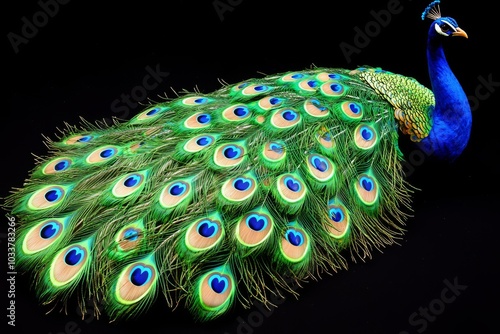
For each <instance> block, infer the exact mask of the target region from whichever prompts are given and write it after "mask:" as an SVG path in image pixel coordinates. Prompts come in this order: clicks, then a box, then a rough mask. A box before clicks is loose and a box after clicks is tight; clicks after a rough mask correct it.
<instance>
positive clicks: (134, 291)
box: [114, 255, 158, 305]
mask: <svg viewBox="0 0 500 334" xmlns="http://www.w3.org/2000/svg"><path fill="white" fill-rule="evenodd" d="M157 279H158V271H157V269H156V265H155V263H154V258H153V256H152V255H151V256H149V257H148V258H146V259H143V260H142V261H137V262H134V263H131V264H129V265H128V266H126V267H125V268H124V269H123V270H122V272H121V273H120V275H119V276H118V278H117V280H116V283H115V285H114V287H115V289H114V296H115V298H116V300H117V301H118V302H119V303H121V304H124V305H131V304H135V303H137V302H139V301H140V300H141V299H143V298H144V297H146V296H147V295H148V293H150V292H153V291H154V289H155V287H156V281H157Z"/></svg>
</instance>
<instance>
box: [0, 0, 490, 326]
mask: <svg viewBox="0 0 500 334" xmlns="http://www.w3.org/2000/svg"><path fill="white" fill-rule="evenodd" d="M394 1H395V0H394ZM394 1H387V0H375V1H373V0H372V1H353V2H347V1H344V2H342V3H340V2H338V1H324V2H319V1H312V0H309V1H304V2H302V1H297V2H293V1H273V2H271V1H262V0H260V1H250V0H240V1H236V0H232V1H230V0H220V1H219V2H220V3H227V4H231V3H232V5H233V6H232V9H233V10H232V11H226V12H224V13H223V14H222V18H223V20H221V17H220V16H219V15H218V13H217V11H216V9H215V8H214V6H213V1H203V2H202V1H198V2H194V1H184V2H182V3H181V2H180V1H161V2H151V1H136V2H130V3H128V2H125V1H122V2H116V3H111V2H109V3H108V2H96V1H75V0H73V1H70V2H68V3H67V4H64V5H60V6H59V11H58V13H57V14H56V15H55V16H54V17H52V18H50V19H49V20H48V21H47V23H46V24H44V25H43V26H41V27H40V28H39V31H38V33H37V34H36V35H35V36H33V37H32V38H30V39H29V40H28V42H27V43H26V44H22V45H20V46H19V52H18V53H15V52H14V51H13V48H12V45H11V43H10V42H9V40H8V38H7V36H8V33H10V32H12V33H15V34H18V35H21V29H22V26H23V21H22V17H26V18H27V19H28V20H29V21H31V22H32V20H33V15H34V14H35V13H37V12H38V11H40V9H41V7H40V5H39V4H38V3H37V2H36V1H19V2H16V4H15V5H12V4H9V7H6V6H7V5H6V4H4V9H3V10H2V12H3V15H4V20H3V21H4V22H5V23H6V26H5V28H4V29H5V30H4V36H5V37H4V46H5V51H4V54H5V55H6V59H4V64H5V68H6V72H5V73H7V76H6V80H5V81H4V83H5V85H4V87H5V88H4V90H6V91H7V95H8V102H9V106H8V108H6V109H4V111H3V113H2V122H1V124H2V131H1V135H2V143H3V145H2V151H3V154H4V155H3V166H4V168H3V170H2V171H3V173H4V177H3V180H2V182H1V192H0V197H1V196H5V195H6V194H7V193H8V191H9V189H10V188H11V187H20V186H21V185H22V183H23V180H24V178H25V177H26V176H27V173H28V171H29V170H30V169H31V168H32V167H33V157H32V155H31V154H32V153H33V154H38V155H43V154H44V152H45V147H44V145H43V143H42V134H44V135H48V136H52V137H53V134H54V133H55V132H56V128H57V127H60V128H62V127H64V122H68V123H69V124H76V123H78V122H79V117H80V116H83V117H84V118H85V119H87V120H89V121H93V120H97V119H102V118H109V117H111V116H119V117H123V118H130V117H132V115H134V114H135V113H137V112H138V111H140V110H141V108H140V107H137V108H135V109H131V110H130V112H129V113H128V114H117V113H116V112H115V111H116V110H114V109H113V108H111V103H112V102H113V101H114V100H115V99H117V98H120V96H121V94H123V93H125V94H130V92H131V91H132V89H133V88H134V87H136V86H137V85H141V84H142V80H143V78H144V76H145V75H146V74H147V71H146V70H145V67H146V66H150V67H153V68H154V67H156V66H157V65H158V66H159V68H160V69H161V70H162V71H164V72H169V73H170V74H169V75H168V76H167V77H165V78H164V80H163V81H162V82H161V84H160V85H159V86H158V87H157V89H154V90H151V91H149V92H148V96H149V97H150V98H151V99H153V100H158V98H157V97H156V96H157V95H158V94H163V93H164V92H166V93H167V95H168V96H170V97H172V96H173V93H172V90H171V88H172V89H174V90H176V91H179V90H182V89H187V90H190V91H192V90H193V89H194V87H195V86H196V87H198V89H199V90H200V91H201V92H202V93H209V92H211V91H213V90H216V89H218V88H220V86H221V85H220V83H219V82H218V81H217V78H221V79H224V80H225V81H226V82H228V83H236V82H239V81H242V80H244V79H248V78H251V77H260V76H261V74H259V72H263V73H266V74H272V73H278V72H284V71H291V70H302V69H305V68H307V67H309V66H310V65H311V64H314V65H316V66H325V67H347V68H354V67H356V66H358V65H365V64H366V65H372V66H380V67H382V68H384V69H387V70H390V71H392V72H396V73H401V74H405V75H408V76H412V77H415V78H417V79H418V80H419V81H420V82H421V83H423V84H424V85H427V86H429V79H428V77H427V67H426V59H425V41H426V36H427V30H428V27H429V24H430V21H429V20H426V21H422V20H421V19H420V15H421V12H422V10H423V9H424V8H425V6H427V4H428V3H427V1H420V0H418V1H417V0H413V1H410V0H401V1H400V4H399V6H398V7H397V8H399V9H401V11H400V12H398V13H394V14H392V15H390V22H388V24H386V25H385V26H383V27H382V26H380V25H377V24H375V25H374V26H373V23H374V22H375V21H374V17H373V15H372V14H371V11H376V12H378V11H380V10H383V9H387V6H388V4H389V3H392V2H394ZM491 6H492V3H486V2H485V1H474V2H470V3H467V4H466V5H463V4H462V3H460V4H459V3H458V2H457V1H451V0H448V1H444V3H443V5H442V6H441V9H442V11H443V15H445V16H452V17H454V18H455V19H457V21H458V23H459V25H460V26H461V27H462V28H463V29H464V30H465V31H467V33H468V34H469V39H467V40H466V39H461V38H452V39H451V40H450V41H448V42H449V43H447V45H446V51H447V57H448V60H449V63H450V66H451V67H452V69H453V70H454V72H455V74H456V76H457V77H458V79H459V80H460V82H461V83H462V86H463V88H464V90H465V92H466V93H467V95H469V96H471V99H470V101H471V104H472V109H473V117H474V121H473V129H472V136H471V141H470V144H469V146H468V148H467V149H466V151H465V152H464V154H463V155H462V156H461V157H460V158H459V159H458V160H457V161H456V162H455V163H454V164H452V165H449V166H448V165H445V166H443V165H441V164H436V163H433V162H432V161H429V159H426V158H425V157H424V160H420V161H417V160H413V165H414V171H413V172H412V173H411V175H409V179H410V181H411V182H412V183H413V184H415V185H416V186H417V187H418V188H420V189H422V191H421V192H418V193H416V194H415V202H414V209H415V214H414V217H413V218H411V219H410V220H409V221H408V232H407V234H406V235H405V237H404V238H403V240H402V241H401V245H395V246H392V247H389V248H386V249H385V250H384V252H383V254H382V253H379V252H375V253H374V255H373V259H371V260H369V261H367V262H366V263H358V264H352V265H351V266H350V270H349V271H343V272H340V273H337V274H335V275H333V276H325V277H324V278H323V279H322V280H321V281H319V282H313V283H311V284H307V285H306V286H305V287H304V288H303V289H301V290H299V292H300V297H299V299H298V300H295V299H294V298H293V297H291V296H288V297H287V299H286V300H285V302H284V303H282V304H281V305H280V306H279V308H277V309H275V310H273V312H272V314H268V315H260V316H259V313H258V312H260V311H259V310H258V308H252V309H249V310H244V309H241V308H236V309H235V310H234V312H232V313H230V314H228V315H227V316H226V317H224V318H222V319H219V320H217V321H214V322H213V323H208V324H196V323H193V322H192V320H191V319H190V317H189V315H188V314H187V313H186V312H185V311H183V310H182V309H180V310H176V311H175V312H171V311H170V310H169V309H168V308H167V307H166V305H165V303H164V302H163V301H162V300H158V302H157V303H156V304H155V305H154V307H153V308H152V309H151V310H150V312H149V313H147V314H146V315H144V316H142V317H140V318H138V319H136V320H132V321H129V322H119V323H112V324H109V323H108V320H107V318H106V317H105V316H104V317H102V318H101V319H100V320H97V319H87V320H82V319H81V318H80V317H79V316H78V314H77V312H76V310H75V309H76V306H75V305H70V307H69V309H68V314H67V315H64V314H59V313H57V312H56V313H54V312H53V313H50V314H48V315H46V314H45V313H46V312H48V311H49V310H50V308H48V307H45V306H43V305H41V304H40V303H39V302H38V300H37V299H36V298H35V296H34V291H31V290H30V289H29V284H30V278H29V277H27V276H24V275H21V274H20V273H19V274H18V275H17V278H16V299H15V301H16V327H15V328H12V327H10V326H7V325H6V323H7V318H6V317H5V316H4V315H2V316H1V319H2V320H1V321H2V325H5V326H6V327H7V330H8V332H9V333H10V332H18V333H26V332H34V333H54V334H55V333H61V332H62V333H64V332H67V333H71V332H74V333H135V332H151V333H221V334H222V333H226V332H227V333H270V332H284V333H306V332H314V333H316V332H318V333H394V334H398V333H400V332H403V331H407V332H408V333H412V334H413V333H419V331H418V330H420V332H424V333H497V332H498V327H499V324H498V322H497V321H496V320H495V319H497V318H498V312H499V311H500V308H499V307H498V302H499V297H500V294H499V288H498V284H497V283H498V281H499V280H498V277H497V276H496V269H495V266H497V265H498V263H499V261H498V256H499V255H500V252H499V250H498V247H497V246H498V241H497V238H498V231H499V228H498V227H497V225H498V224H499V219H498V215H497V206H498V199H499V196H498V187H499V182H498V178H499V176H498V175H496V173H498V170H499V168H498V164H497V163H496V162H495V159H496V156H497V155H498V153H499V148H498V147H499V146H498V140H497V132H498V130H497V129H498V113H497V110H498V103H499V96H500V92H499V90H500V84H496V86H495V85H491V84H490V85H489V86H488V87H486V86H485V84H484V83H485V82H487V81H488V78H489V80H490V82H493V83H496V82H500V72H499V69H498V66H496V64H497V62H498V54H496V50H494V48H495V47H496V46H495V45H496V44H497V42H498V37H497V36H498V35H497V34H498V31H497V30H498V29H497V23H498V22H497V21H498V20H497V17H496V14H495V13H496V10H494V9H493V7H491ZM370 25H372V27H377V26H378V28H379V30H378V31H376V30H373V31H372V32H373V33H372V37H370V40H369V42H368V43H366V44H367V45H360V44H359V43H358V47H359V50H358V52H357V53H354V54H351V59H348V58H346V57H345V55H344V54H343V52H342V50H341V48H340V47H339V45H340V44H341V43H342V42H345V43H348V44H350V45H353V46H356V44H355V34H356V32H355V30H354V28H355V27H358V28H359V29H361V30H364V29H365V28H367V27H370ZM412 157H413V158H417V156H412ZM3 220H4V224H1V226H4V228H2V231H1V233H2V235H1V237H2V238H1V239H0V240H1V244H0V245H1V246H2V250H5V249H6V239H5V232H6V229H5V226H6V223H7V218H4V219H3ZM2 254H5V253H4V252H2ZM1 261H2V263H5V266H4V265H2V267H3V268H6V264H7V258H6V256H5V257H4V259H2V260H1ZM4 271H5V272H6V271H7V269H5V270H4ZM2 277H4V276H2ZM445 280H448V281H449V282H453V281H454V280H456V282H458V284H460V285H463V286H467V288H466V289H465V290H462V291H461V293H460V295H459V296H457V297H456V299H455V300H454V301H453V302H451V303H449V304H445V308H444V309H443V310H441V312H438V313H439V314H438V315H437V316H436V317H435V320H434V321H429V322H428V323H427V326H426V327H425V328H424V327H423V325H422V322H420V323H419V324H418V325H412V324H411V323H410V322H409V317H410V315H411V314H412V313H413V312H418V311H419V308H420V307H429V305H434V306H436V305H439V302H438V301H437V300H439V299H440V298H441V293H442V291H443V290H444V289H445V288H446V284H445V283H444V281H445ZM2 281H3V282H2V286H4V284H3V283H4V282H5V281H4V280H3V279H2ZM7 290H8V289H7V287H5V288H2V290H1V291H0V294H2V295H5V296H6V295H7ZM447 296H448V295H447ZM450 296H451V295H450ZM6 307H7V302H5V303H4V304H2V307H1V309H2V310H4V311H3V312H4V313H5V315H6V314H7V311H6ZM260 314H262V313H260ZM238 319H244V320H248V322H249V324H251V325H252V327H245V328H243V327H238V326H239V321H238Z"/></svg>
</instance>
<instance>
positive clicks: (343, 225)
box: [326, 200, 350, 239]
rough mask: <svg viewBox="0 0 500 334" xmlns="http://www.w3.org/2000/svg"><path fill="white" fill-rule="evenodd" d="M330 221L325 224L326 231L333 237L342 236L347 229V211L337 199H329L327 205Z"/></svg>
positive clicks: (338, 237)
mask: <svg viewBox="0 0 500 334" xmlns="http://www.w3.org/2000/svg"><path fill="white" fill-rule="evenodd" d="M328 215H329V217H330V223H329V224H327V226H326V230H327V232H328V233H329V234H330V235H331V236H332V237H334V238H336V239H340V238H343V237H344V236H345V235H346V234H347V232H348V230H349V224H350V222H349V220H350V218H349V213H348V211H347V209H346V207H345V206H344V205H343V204H342V203H341V202H340V201H338V200H331V201H330V202H329V205H328Z"/></svg>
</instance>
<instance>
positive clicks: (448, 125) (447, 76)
mask: <svg viewBox="0 0 500 334" xmlns="http://www.w3.org/2000/svg"><path fill="white" fill-rule="evenodd" d="M431 29H434V28H433V27H431ZM448 38H449V37H448ZM441 39H442V38H440V36H436V35H435V32H433V31H430V32H429V39H428V41H427V63H428V67H429V77H430V80H431V85H432V91H433V93H434V98H435V101H436V105H435V107H434V110H433V113H432V121H433V126H432V129H431V132H430V134H429V136H428V137H426V138H425V139H423V140H422V141H421V142H420V146H421V147H422V149H424V150H425V151H426V152H429V153H431V154H432V155H433V156H435V157H437V158H439V159H445V160H454V159H456V158H457V157H458V156H459V155H460V154H461V153H462V151H463V150H464V149H465V147H466V146H467V142H468V141H469V136H470V130H471V125H472V115H471V111H470V106H469V102H468V100H467V96H466V95H465V93H464V91H463V89H462V87H461V86H460V83H459V82H458V80H457V78H456V77H455V75H454V74H453V72H452V71H451V69H450V66H449V65H448V62H447V61H446V57H445V55H444V50H443V46H442V44H441V41H440V40H441Z"/></svg>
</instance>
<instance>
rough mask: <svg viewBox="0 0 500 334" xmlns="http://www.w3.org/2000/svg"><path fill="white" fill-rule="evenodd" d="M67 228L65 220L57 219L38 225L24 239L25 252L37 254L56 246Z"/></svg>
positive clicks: (44, 221) (23, 247)
mask: <svg viewBox="0 0 500 334" xmlns="http://www.w3.org/2000/svg"><path fill="white" fill-rule="evenodd" d="M65 226H66V220H65V219H56V218H54V219H46V220H43V221H41V222H39V223H37V224H36V225H35V226H34V227H32V228H31V229H30V230H29V231H28V233H26V235H25V236H24V237H23V245H22V249H23V252H24V253H25V254H35V253H37V252H40V251H42V250H44V249H46V248H48V247H50V246H51V245H53V244H55V243H56V242H57V240H59V239H60V237H61V236H62V234H63V232H64V231H65Z"/></svg>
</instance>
